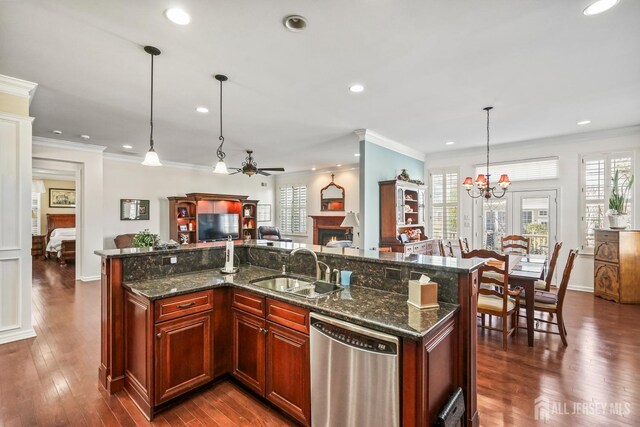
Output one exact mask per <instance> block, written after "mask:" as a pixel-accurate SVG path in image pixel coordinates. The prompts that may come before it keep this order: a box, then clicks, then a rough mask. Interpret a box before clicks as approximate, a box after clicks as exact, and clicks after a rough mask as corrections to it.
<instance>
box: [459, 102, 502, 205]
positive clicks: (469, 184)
mask: <svg viewBox="0 0 640 427" xmlns="http://www.w3.org/2000/svg"><path fill="white" fill-rule="evenodd" d="M492 109H493V107H485V108H483V110H485V111H486V112H487V174H486V175H484V174H478V177H477V178H476V181H475V186H476V189H475V190H474V189H473V185H474V182H473V180H472V179H471V177H470V176H468V177H466V178H465V180H464V182H463V183H462V185H464V188H465V189H466V190H467V194H468V195H469V196H470V197H472V198H474V199H477V198H479V197H484V198H485V199H490V198H491V197H495V198H496V199H499V198H501V197H504V195H505V194H507V188H509V186H510V185H511V181H509V176H508V175H507V174H503V175H500V179H499V180H498V185H499V186H500V188H501V189H502V193H501V194H496V187H492V186H491V183H490V181H489V177H490V176H491V175H490V174H489V111H491V110H492Z"/></svg>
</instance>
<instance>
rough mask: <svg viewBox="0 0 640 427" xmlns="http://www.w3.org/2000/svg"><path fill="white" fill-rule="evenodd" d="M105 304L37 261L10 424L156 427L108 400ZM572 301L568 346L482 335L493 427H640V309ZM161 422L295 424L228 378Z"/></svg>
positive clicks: (12, 363) (121, 401)
mask: <svg viewBox="0 0 640 427" xmlns="http://www.w3.org/2000/svg"><path fill="white" fill-rule="evenodd" d="M99 299H100V292H99V286H98V283H97V282H91V283H82V282H75V281H74V272H73V266H69V267H58V266H57V265H56V264H55V263H54V262H51V261H49V262H46V261H34V283H33V307H34V311H33V317H34V321H35V327H36V332H37V334H38V336H37V338H34V339H29V340H23V341H19V342H15V343H10V344H4V345H0V425H7V426H20V425H23V426H34V425H41V426H52V425H92V426H93V425H96V426H99V425H110V426H111V425H116V426H117V425H122V426H134V425H149V424H150V423H148V422H146V420H145V419H144V418H143V417H142V415H141V414H140V413H139V412H138V410H137V409H136V408H135V407H134V406H133V404H132V402H131V400H130V399H129V398H128V397H127V396H126V394H124V393H119V394H116V395H114V396H107V395H106V393H104V391H102V390H100V389H99V387H98V386H97V366H98V361H99V349H100V340H99V338H100V330H99V322H100V310H99ZM567 301H568V302H567V304H568V306H567V310H566V319H567V329H568V332H569V336H568V339H569V347H567V348H566V349H565V348H564V347H563V346H562V344H561V342H560V338H559V337H557V336H549V335H542V334H536V342H535V344H536V346H535V347H534V348H529V347H527V345H526V334H525V333H524V331H522V333H521V334H520V335H519V336H518V337H516V338H515V339H513V340H512V341H510V343H509V344H510V345H509V351H508V352H506V353H505V352H503V351H502V350H501V348H502V346H501V341H500V340H501V338H500V334H498V333H486V332H480V333H479V337H478V338H479V351H478V379H479V387H478V392H479V395H478V403H479V410H480V419H481V424H482V425H483V426H502V425H504V426H518V427H520V426H528V425H552V426H557V425H561V426H563V425H566V426H615V425H621V426H626V425H628V426H632V425H633V426H635V425H638V419H640V339H638V337H639V336H640V306H625V305H618V304H614V303H611V302H607V301H603V300H600V299H596V298H594V297H593V295H592V294H587V293H580V292H571V291H570V292H568V300H567ZM538 397H543V398H545V399H547V400H548V401H552V402H555V401H559V402H566V405H567V410H568V411H571V410H573V402H579V403H583V402H590V403H592V404H594V403H601V404H602V403H607V404H609V403H617V402H628V403H629V404H630V405H631V406H630V408H629V409H630V411H631V413H630V414H628V415H627V416H626V417H625V418H623V417H620V416H617V415H614V414H611V413H610V408H609V407H607V408H606V410H605V411H604V412H607V413H606V414H600V415H551V416H550V418H549V420H548V421H547V423H546V424H544V423H543V422H542V421H535V420H534V405H535V403H534V402H535V399H536V398H538ZM556 407H557V406H556ZM581 408H583V409H585V410H587V411H589V410H591V409H593V408H595V407H589V406H582V407H581ZM590 408H591V409H590ZM601 408H602V407H601V406H598V407H597V409H598V410H602V409H601ZM625 408H626V407H624V406H623V409H625ZM153 425H162V426H175V425H211V426H272V425H273V426H281V425H293V423H291V422H290V421H288V420H287V419H286V418H285V417H283V416H282V415H280V414H279V413H277V412H276V411H274V410H273V409H271V408H269V407H268V406H266V405H264V404H263V403H261V402H260V401H258V400H256V399H254V398H253V397H252V396H251V395H250V394H249V393H247V392H246V391H244V390H243V389H241V388H239V387H237V386H236V385H234V384H233V383H231V382H228V381H227V382H222V383H218V384H216V385H214V386H212V387H210V388H209V389H207V390H205V391H203V392H202V393H199V394H198V395H196V396H194V397H192V398H190V399H188V400H186V401H184V402H181V403H180V404H177V405H176V406H174V407H172V408H171V409H169V410H167V411H165V412H163V413H162V414H161V415H159V416H158V417H156V419H155V420H154V422H153Z"/></svg>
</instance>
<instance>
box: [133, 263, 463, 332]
mask: <svg viewBox="0 0 640 427" xmlns="http://www.w3.org/2000/svg"><path fill="white" fill-rule="evenodd" d="M278 273H279V272H278V271H275V270H271V269H267V268H262V267H256V266H244V265H243V266H241V268H240V271H239V272H238V273H236V274H228V275H223V274H221V273H220V271H219V270H204V271H200V272H196V273H188V274H178V275H173V276H167V277H163V278H159V279H151V280H144V281H138V282H130V283H125V284H124V286H125V287H126V288H128V289H130V290H131V291H133V292H135V293H136V294H139V295H141V296H144V297H146V298H148V299H150V300H155V299H161V298H166V297H170V296H175V295H180V294H185V293H189V292H194V291H199V290H204V289H212V288H217V287H223V286H232V287H236V288H240V289H245V290H249V291H252V292H255V293H257V294H261V295H265V296H268V297H271V298H274V299H278V300H281V301H285V302H287V303H290V304H294V305H297V306H300V307H304V308H307V309H309V310H310V311H314V312H318V313H322V314H326V315H328V316H331V317H335V318H337V319H342V320H345V321H348V322H352V323H355V324H358V325H362V326H366V327H369V328H371V329H375V330H378V331H381V332H386V333H389V334H392V335H396V336H401V337H405V338H410V339H413V340H418V339H421V338H422V337H424V336H425V335H426V334H427V333H428V332H429V331H431V330H432V329H433V328H435V327H436V326H438V325H439V324H440V323H441V322H443V321H445V320H447V319H449V318H450V317H451V316H453V315H454V314H455V312H456V311H457V310H458V307H459V306H458V305H457V304H447V303H440V308H439V309H433V310H418V309H415V308H413V307H410V306H409V305H408V304H407V296H406V295H401V294H397V293H394V292H386V291H380V290H376V289H371V288H365V287H361V286H351V287H349V288H343V289H342V290H341V291H339V292H336V293H334V294H331V295H329V296H325V297H321V298H318V299H313V300H311V299H306V298H303V297H300V296H295V295H291V294H287V293H283V292H278V291H274V290H269V289H265V288H262V287H259V286H255V285H252V284H250V283H249V282H250V281H251V280H254V279H258V278H261V277H267V276H273V275H274V274H278Z"/></svg>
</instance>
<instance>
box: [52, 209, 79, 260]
mask: <svg viewBox="0 0 640 427" xmlns="http://www.w3.org/2000/svg"><path fill="white" fill-rule="evenodd" d="M45 253H46V254H45V256H46V257H47V258H54V259H57V260H58V262H59V263H60V264H61V265H66V264H67V262H68V261H74V262H75V259H76V215H75V214H47V241H46V252H45Z"/></svg>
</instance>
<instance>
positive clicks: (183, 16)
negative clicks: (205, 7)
mask: <svg viewBox="0 0 640 427" xmlns="http://www.w3.org/2000/svg"><path fill="white" fill-rule="evenodd" d="M164 16H166V17H167V19H168V20H169V21H171V22H173V23H174V24H178V25H187V24H188V23H189V22H191V16H189V14H188V13H187V12H185V11H184V10H182V9H180V8H179V7H174V8H171V9H167V10H165V11H164Z"/></svg>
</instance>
